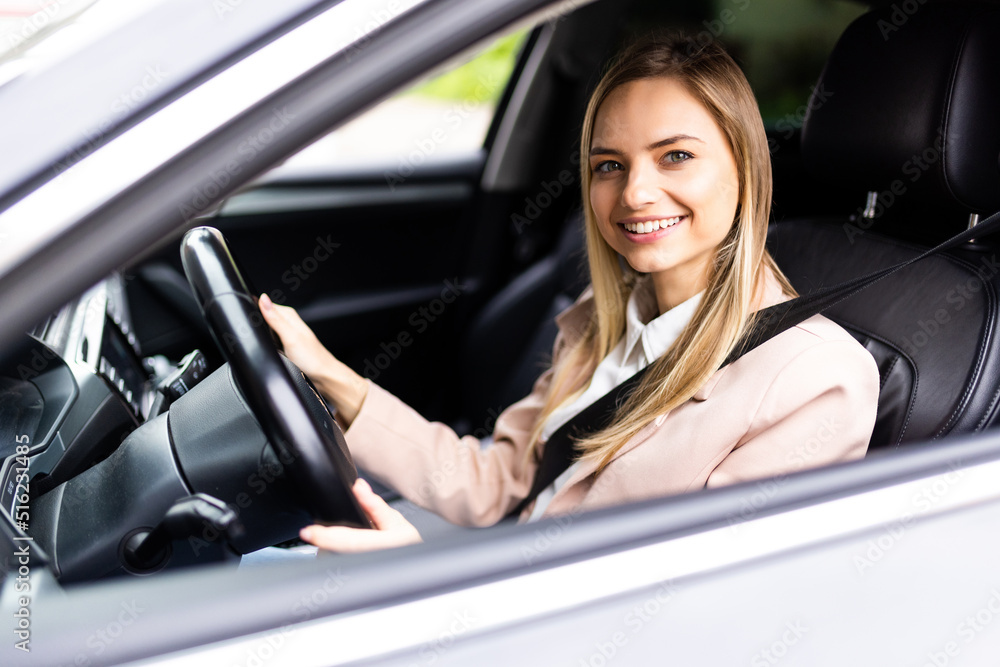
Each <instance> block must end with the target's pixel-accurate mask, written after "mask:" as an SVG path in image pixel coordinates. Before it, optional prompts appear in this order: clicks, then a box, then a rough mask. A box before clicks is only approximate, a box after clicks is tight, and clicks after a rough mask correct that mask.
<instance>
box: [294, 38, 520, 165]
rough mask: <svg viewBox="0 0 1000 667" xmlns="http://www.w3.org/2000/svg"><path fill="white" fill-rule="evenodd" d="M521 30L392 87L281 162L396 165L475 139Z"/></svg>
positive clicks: (506, 76)
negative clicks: (379, 99)
mask: <svg viewBox="0 0 1000 667" xmlns="http://www.w3.org/2000/svg"><path fill="white" fill-rule="evenodd" d="M526 35H527V31H525V30H520V31H518V32H516V33H513V34H510V35H506V36H504V37H501V38H499V39H497V40H495V41H492V42H490V43H489V44H487V45H486V46H484V47H482V48H480V49H477V50H476V51H475V52H473V53H472V54H471V55H467V56H465V57H464V58H461V59H460V60H459V62H458V63H451V64H449V65H448V66H445V68H444V71H443V72H439V73H436V74H434V75H432V76H431V78H429V79H426V80H424V81H422V82H420V83H417V84H416V85H414V86H412V87H410V88H408V89H406V90H404V91H402V92H400V93H397V94H396V95H394V96H393V97H391V98H389V99H388V100H385V101H384V102H382V103H381V104H379V105H377V106H375V107H374V108H372V109H370V110H368V111H367V112H365V113H364V114H362V115H361V116H359V117H358V118H356V119H354V120H353V121H351V122H349V123H347V124H345V125H343V126H341V127H339V128H337V129H336V130H334V131H333V132H331V133H330V134H328V135H326V136H325V137H324V138H323V139H321V140H319V141H317V142H316V143H314V144H312V145H311V146H309V147H308V148H306V149H305V150H303V151H301V152H300V153H298V154H297V155H295V156H293V157H292V158H290V159H289V160H288V161H286V162H285V165H284V167H285V168H286V169H295V170H296V171H299V170H301V169H310V168H314V169H322V168H324V167H341V166H342V167H357V166H380V167H382V166H391V167H393V168H394V169H396V170H398V171H399V172H400V173H404V174H405V173H407V172H409V171H412V169H414V168H415V167H419V166H420V165H421V164H424V163H426V162H433V161H436V160H439V159H442V158H445V159H446V158H448V157H454V156H457V155H467V154H469V153H472V152H474V151H476V150H478V149H479V148H481V147H482V146H483V142H484V140H485V138H486V133H487V131H488V130H489V127H490V123H491V122H492V120H493V116H494V114H495V112H496V109H497V103H498V101H499V100H500V97H501V95H502V94H503V91H504V88H505V87H506V86H507V83H508V81H509V80H510V77H511V75H512V73H513V71H514V65H515V63H516V61H517V57H518V54H519V53H520V50H521V47H522V45H523V44H524V40H525V37H526Z"/></svg>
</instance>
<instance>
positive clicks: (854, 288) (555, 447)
mask: <svg viewBox="0 0 1000 667" xmlns="http://www.w3.org/2000/svg"><path fill="white" fill-rule="evenodd" d="M998 229H1000V211H997V212H996V213H994V214H992V215H990V216H989V217H988V218H986V219H985V220H983V221H982V222H980V223H979V224H978V225H976V226H974V227H970V228H969V229H966V230H964V231H963V232H961V233H959V234H956V235H955V236H953V237H951V238H950V239H948V240H947V241H944V242H943V243H941V244H939V245H936V246H934V247H933V248H931V249H930V250H927V251H926V252H924V253H922V254H920V255H917V256H916V257H912V258H910V259H908V260H905V261H903V262H900V263H899V264H894V265H892V266H889V267H887V268H884V269H879V270H878V271H873V272H872V273H869V274H867V275H865V276H861V277H859V278H853V279H851V280H847V281H845V282H842V283H838V284H837V285H832V286H830V287H824V288H822V289H819V290H817V291H815V292H813V293H812V294H809V295H807V296H800V297H797V298H794V299H789V300H788V301H783V302H782V303H778V304H775V305H773V306H770V307H769V308H765V309H763V310H761V311H759V312H758V316H757V319H756V321H755V322H754V326H753V327H752V328H751V329H750V330H748V331H747V332H746V333H745V334H744V335H743V337H742V338H741V339H740V340H739V341H738V342H737V343H736V346H735V347H734V348H733V351H732V352H730V353H729V356H728V357H726V360H725V362H723V364H722V367H725V366H728V365H729V364H731V363H733V362H734V361H736V360H737V359H739V358H740V357H742V356H743V355H744V354H746V353H747V352H750V351H751V350H753V349H754V348H756V347H757V346H759V345H762V344H763V343H766V342H767V341H768V340H770V339H771V338H773V337H774V336H777V335H778V334H780V333H782V332H783V331H787V330H788V329H791V328H792V327H794V326H796V325H797V324H799V323H801V322H804V321H805V320H807V319H809V318H810V317H812V316H813V315H818V314H819V313H821V312H823V311H824V310H826V309H827V308H830V307H832V306H835V305H836V304H838V303H840V302H841V301H843V300H844V299H846V298H848V297H851V296H854V295H855V294H857V293H858V292H860V291H861V290H863V289H865V288H866V287H869V286H870V285H874V284H875V283H877V282H878V281H880V280H882V279H883V278H886V277H888V276H891V275H892V274H894V273H896V272H897V271H899V270H901V269H905V268H906V267H908V266H910V265H911V264H915V263H917V262H919V261H920V260H922V259H924V258H925V257H930V256H931V255H936V254H938V253H940V252H943V251H945V250H949V249H951V248H954V247H956V246H959V245H962V244H963V243H966V242H968V241H972V240H974V239H975V238H981V237H984V236H988V235H990V234H992V233H995V232H996V231H997V230H998ZM651 365H652V364H650V366H651ZM650 366H646V367H645V368H643V369H642V370H640V371H639V372H638V373H636V374H635V375H633V376H632V377H630V378H629V379H627V380H625V381H624V382H622V383H621V384H619V385H618V386H617V387H615V388H614V389H612V390H611V391H609V392H608V393H607V394H605V395H604V396H602V397H600V398H599V399H597V400H596V401H594V402H593V403H591V404H590V405H588V406H587V407H586V408H584V409H583V410H581V411H580V412H579V413H577V414H576V415H575V416H574V417H573V418H572V419H570V420H569V421H568V422H566V423H565V424H563V425H562V426H560V427H559V428H558V429H556V431H555V433H553V434H552V436H551V437H550V438H549V439H548V441H547V442H546V443H545V446H544V448H543V449H542V460H541V461H540V462H539V465H538V471H537V472H536V473H535V480H534V482H533V483H532V485H531V490H530V491H529V492H528V495H527V496H526V497H525V498H524V500H522V501H521V502H520V503H518V504H517V506H516V507H515V508H514V509H513V510H512V511H511V513H510V514H509V515H508V516H512V517H517V516H519V515H520V514H521V512H522V511H523V510H524V508H526V507H527V506H528V505H529V504H530V503H531V502H532V501H534V500H535V498H537V497H538V494H539V493H541V492H542V491H543V490H544V489H545V488H547V487H548V486H549V485H551V484H552V482H554V481H555V480H556V478H557V477H559V475H561V474H562V473H563V472H564V471H565V470H566V469H567V468H568V467H569V466H570V465H571V464H572V463H573V460H574V459H575V458H576V450H575V442H576V441H577V440H580V439H581V438H583V437H585V436H587V435H589V434H591V433H597V432H598V431H600V430H602V429H604V428H606V427H607V426H608V425H610V424H611V420H612V419H613V418H614V416H615V413H616V412H617V411H618V408H619V406H621V405H622V404H623V403H624V402H625V401H626V400H627V399H628V397H629V396H630V395H631V393H632V392H633V391H634V390H635V388H636V387H637V386H638V385H639V382H641V381H642V378H643V377H644V376H645V374H646V371H647V370H649V368H650Z"/></svg>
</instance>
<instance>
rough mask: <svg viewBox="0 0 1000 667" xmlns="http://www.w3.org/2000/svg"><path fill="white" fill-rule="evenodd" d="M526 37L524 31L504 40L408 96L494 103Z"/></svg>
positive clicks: (412, 90)
mask: <svg viewBox="0 0 1000 667" xmlns="http://www.w3.org/2000/svg"><path fill="white" fill-rule="evenodd" d="M526 36H527V33H526V32H525V31H521V32H517V33H514V34H512V35H507V36H506V37H502V38H500V39H498V40H497V41H496V42H494V43H493V45H492V46H490V47H489V48H487V49H486V50H485V51H483V52H482V53H480V54H478V55H477V56H476V57H475V58H473V59H472V60H470V61H469V62H467V63H465V64H464V65H460V66H458V67H457V68H455V69H453V70H451V71H449V72H445V73H444V74H441V75H439V76H436V77H434V78H433V79H431V80H429V81H427V82H425V83H422V84H419V85H417V86H415V87H413V88H411V89H410V91H409V94H411V95H419V96H422V97H430V98H434V99H438V100H453V101H465V102H474V103H481V102H491V103H495V102H496V101H497V100H498V99H499V98H500V95H501V94H502V93H503V88H504V85H505V84H506V82H507V80H508V79H509V78H510V75H511V72H512V71H513V70H514V64H515V62H516V61H517V55H518V53H520V51H521V46H522V45H523V44H524V39H525V37H526Z"/></svg>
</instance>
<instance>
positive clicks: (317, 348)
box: [260, 294, 368, 428]
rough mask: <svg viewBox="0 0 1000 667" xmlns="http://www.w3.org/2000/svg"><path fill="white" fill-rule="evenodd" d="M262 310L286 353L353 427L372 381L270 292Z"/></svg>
mask: <svg viewBox="0 0 1000 667" xmlns="http://www.w3.org/2000/svg"><path fill="white" fill-rule="evenodd" d="M260 312H261V313H262V314H263V315H264V320H265V321H266V322H267V324H268V325H269V326H270V327H271V329H273V330H274V333H276V334H278V338H280V339H281V344H282V345H283V346H284V348H285V356H287V357H288V358H289V359H290V360H291V361H292V363H294V364H295V365H296V366H298V367H299V369H300V370H301V371H302V372H303V373H305V374H306V375H307V376H308V377H309V379H310V380H312V382H313V384H315V385H316V388H317V389H318V390H319V391H320V393H321V394H323V395H324V396H325V397H326V398H327V399H328V400H329V401H330V402H331V403H333V406H334V407H335V408H336V409H337V417H338V418H339V419H340V420H341V421H342V422H343V424H344V427H345V428H346V427H348V426H350V424H351V422H353V421H354V418H355V417H357V416H358V411H359V410H360V409H361V404H362V403H364V400H365V396H366V395H367V394H368V383H367V382H365V380H364V378H362V377H361V376H360V375H358V374H357V373H355V372H354V371H353V370H352V369H351V368H350V367H349V366H347V365H346V364H344V363H342V362H341V361H340V360H338V359H337V358H336V357H334V356H333V355H332V354H331V353H330V351H329V350H327V349H326V348H325V347H324V346H323V344H322V343H321V342H319V339H318V338H317V337H316V334H315V333H313V330H312V329H310V328H309V325H308V324H306V323H305V322H303V321H302V318H301V317H300V316H299V314H298V312H296V310H295V309H294V308H289V307H288V306H279V305H277V304H275V303H274V302H273V301H271V299H270V297H268V296H267V294H262V295H261V296H260Z"/></svg>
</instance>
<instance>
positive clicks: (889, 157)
mask: <svg viewBox="0 0 1000 667" xmlns="http://www.w3.org/2000/svg"><path fill="white" fill-rule="evenodd" d="M914 6H915V7H916V9H915V11H913V12H911V13H905V12H901V10H899V9H898V8H897V6H896V5H893V6H892V7H885V8H881V9H876V10H874V11H872V12H869V13H868V14H865V15H864V16H862V17H860V18H859V19H857V20H856V21H855V22H854V23H852V24H851V25H850V26H849V27H848V29H847V30H846V31H845V32H844V34H843V36H842V37H841V39H840V40H839V42H838V43H837V45H836V47H835V49H834V51H833V53H832V54H831V56H830V59H829V62H828V63H827V65H826V68H825V69H824V71H823V74H822V76H821V78H820V81H819V84H818V85H817V87H816V89H815V92H814V95H813V99H812V100H811V101H810V110H809V113H808V115H807V116H806V119H805V124H804V126H803V129H802V142H801V147H802V155H803V160H804V162H805V164H806V166H807V167H808V168H809V169H810V170H811V172H812V173H813V174H814V175H815V176H816V177H817V179H818V180H819V181H821V182H822V186H821V187H820V189H818V191H817V192H816V196H817V197H823V196H824V190H825V189H829V190H833V189H835V188H844V189H847V190H851V191H856V192H857V198H858V210H857V211H855V212H853V214H851V215H848V214H846V212H845V215H843V216H839V217H832V218H829V217H828V218H822V219H820V218H807V219H796V220H787V221H782V222H780V223H779V224H777V225H776V226H774V227H773V228H772V230H771V233H770V237H769V246H770V248H771V250H772V252H773V254H774V256H775V259H776V260H777V262H778V264H779V266H781V267H782V269H783V270H784V271H785V272H786V274H787V275H788V277H789V279H790V280H791V282H792V284H793V285H794V286H795V287H796V289H797V290H799V292H800V293H803V294H806V293H809V292H810V291H812V290H814V289H816V288H818V287H821V286H824V285H831V284H835V283H838V282H841V281H843V280H847V279H849V278H852V277H855V276H858V275H863V274H865V273H867V272H869V271H872V270H874V269H877V268H880V267H883V266H888V265H891V264H895V263H897V262H899V261H902V260H904V259H906V258H909V257H912V256H914V255H916V254H918V252H919V250H920V248H921V247H923V246H924V245H925V244H929V243H932V242H939V241H941V240H944V239H945V238H947V237H949V236H952V235H954V234H956V233H958V232H959V231H961V230H962V229H965V228H966V227H967V226H968V225H969V224H970V221H971V222H974V221H975V220H976V217H975V216H977V215H978V216H983V217H985V215H988V214H990V213H992V212H993V211H995V210H997V209H1000V165H998V157H1000V118H998V111H1000V49H997V48H996V43H997V40H1000V8H998V7H996V6H995V5H985V4H971V3H937V4H934V3H929V4H926V5H917V4H916V3H914ZM866 192H867V193H868V195H867V197H866V195H865V193H866ZM978 241H979V242H977V243H975V244H969V246H968V247H967V248H963V249H961V250H959V251H953V252H950V253H948V254H947V255H946V256H935V257H931V258H928V259H926V260H923V261H921V262H919V263H918V264H916V265H914V266H912V267H910V268H908V269H905V270H903V271H901V272H899V273H897V274H896V275H894V276H892V277H891V278H888V279H886V280H884V281H882V282H880V283H878V284H876V285H875V286H872V287H870V288H869V289H867V290H866V291H864V292H862V293H861V294H859V295H857V296H855V297H852V298H851V299H849V300H846V301H844V302H843V303H841V304H839V305H838V306H836V307H834V308H832V309H831V310H829V311H828V312H827V313H826V314H827V316H828V317H830V318H831V319H833V320H835V321H837V322H838V323H840V324H841V325H842V326H843V327H845V328H846V329H847V330H849V331H850V332H851V333H852V334H853V335H854V336H855V337H856V338H857V339H858V340H859V341H860V342H861V343H862V344H864V345H865V347H866V348H867V349H868V350H869V351H870V352H871V353H872V355H873V356H874V357H875V359H876V361H877V362H878V366H879V370H880V373H881V378H882V390H881V394H880V398H879V408H878V419H877V423H876V427H875V432H874V434H873V435H872V441H871V448H872V449H878V448H892V447H897V446H899V445H900V444H903V443H907V442H913V441H923V440H928V439H934V438H939V437H941V436H944V435H946V434H949V433H960V432H972V431H979V430H982V429H984V428H986V427H989V426H991V425H993V424H995V423H996V422H997V420H998V402H1000V340H998V333H1000V332H998V331H997V311H998V305H1000V304H998V290H1000V263H998V253H997V250H998V244H997V239H995V238H988V239H979V240H978Z"/></svg>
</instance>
